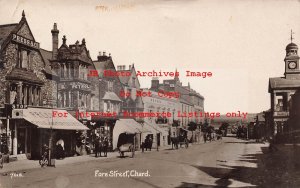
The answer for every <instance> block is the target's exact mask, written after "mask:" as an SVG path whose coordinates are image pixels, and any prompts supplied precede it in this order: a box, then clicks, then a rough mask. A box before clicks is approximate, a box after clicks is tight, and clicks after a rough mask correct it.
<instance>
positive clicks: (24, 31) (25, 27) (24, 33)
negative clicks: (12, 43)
mask: <svg viewBox="0 0 300 188" xmlns="http://www.w3.org/2000/svg"><path fill="white" fill-rule="evenodd" d="M17 34H18V35H21V36H23V37H25V38H27V39H30V40H33V41H35V40H34V37H33V35H32V33H31V30H30V28H29V26H28V24H27V22H25V23H24V24H23V25H22V26H21V28H20V29H19V31H18V32H17Z"/></svg>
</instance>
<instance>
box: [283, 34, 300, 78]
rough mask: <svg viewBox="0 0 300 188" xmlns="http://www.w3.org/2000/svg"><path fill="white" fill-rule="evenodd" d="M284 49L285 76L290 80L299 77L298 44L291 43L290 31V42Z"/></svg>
mask: <svg viewBox="0 0 300 188" xmlns="http://www.w3.org/2000/svg"><path fill="white" fill-rule="evenodd" d="M285 51H286V56H285V58H284V61H285V72H284V75H285V78H286V79H291V80H295V79H300V69H299V56H298V46H297V45H296V44H295V43H293V36H292V33H291V43H290V44H288V45H287V46H286V48H285Z"/></svg>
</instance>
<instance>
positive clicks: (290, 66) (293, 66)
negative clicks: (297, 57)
mask: <svg viewBox="0 0 300 188" xmlns="http://www.w3.org/2000/svg"><path fill="white" fill-rule="evenodd" d="M296 66H297V64H296V62H290V63H289V68H290V69H295V68H296Z"/></svg>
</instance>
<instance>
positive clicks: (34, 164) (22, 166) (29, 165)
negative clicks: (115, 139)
mask: <svg viewBox="0 0 300 188" xmlns="http://www.w3.org/2000/svg"><path fill="white" fill-rule="evenodd" d="M168 148H170V146H163V147H159V150H166V149H168ZM152 151H156V148H152ZM148 152H149V151H148ZM140 153H142V151H141V150H139V151H136V152H135V154H140ZM125 155H128V153H126V154H125ZM118 156H120V154H119V152H108V153H107V157H98V158H96V157H95V154H90V155H83V156H74V157H66V158H65V159H62V160H57V159H56V160H55V166H61V165H65V164H74V163H81V162H86V161H95V160H104V159H110V158H116V157H118ZM128 156H129V155H128ZM3 165H4V166H3V168H2V169H0V173H1V174H3V173H9V172H16V171H22V170H28V169H35V168H41V166H40V164H39V160H27V159H25V160H18V161H13V162H9V163H4V164H3ZM44 168H53V167H44Z"/></svg>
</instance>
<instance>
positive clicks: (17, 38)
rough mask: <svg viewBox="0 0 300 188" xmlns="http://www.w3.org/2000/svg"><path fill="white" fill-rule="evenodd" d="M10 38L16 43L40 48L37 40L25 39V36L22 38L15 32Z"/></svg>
mask: <svg viewBox="0 0 300 188" xmlns="http://www.w3.org/2000/svg"><path fill="white" fill-rule="evenodd" d="M11 40H12V41H15V42H17V43H20V44H24V45H26V46H29V47H32V48H36V49H39V48H40V44H39V43H38V42H35V41H33V40H29V39H26V38H24V37H22V36H20V35H17V34H13V35H12V39H11Z"/></svg>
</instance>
